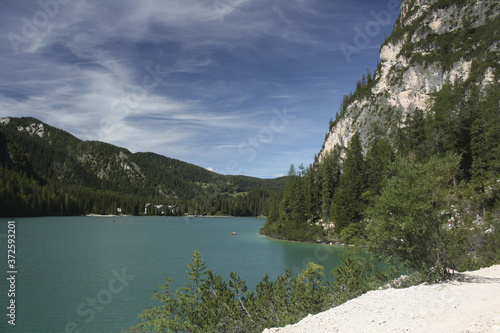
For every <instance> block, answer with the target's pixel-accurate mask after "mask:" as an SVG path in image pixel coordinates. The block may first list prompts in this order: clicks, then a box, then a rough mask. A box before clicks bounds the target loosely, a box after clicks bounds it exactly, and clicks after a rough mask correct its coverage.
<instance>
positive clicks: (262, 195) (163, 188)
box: [0, 117, 284, 216]
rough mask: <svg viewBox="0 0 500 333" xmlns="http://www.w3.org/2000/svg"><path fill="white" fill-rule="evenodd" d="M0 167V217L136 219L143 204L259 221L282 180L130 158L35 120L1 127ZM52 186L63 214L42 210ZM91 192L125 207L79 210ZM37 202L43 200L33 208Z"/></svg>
mask: <svg viewBox="0 0 500 333" xmlns="http://www.w3.org/2000/svg"><path fill="white" fill-rule="evenodd" d="M0 164H1V165H2V175H3V177H2V178H3V181H4V183H5V184H6V190H4V191H3V192H2V194H3V195H4V196H5V197H6V198H9V199H8V200H6V201H7V202H10V204H9V205H8V206H5V207H2V210H1V211H0V215H3V216H12V214H15V215H45V214H49V215H50V214H75V213H116V209H117V208H118V207H120V208H123V207H121V206H125V207H126V208H125V211H124V213H132V214H138V213H139V212H142V211H143V209H144V206H145V204H146V203H148V202H150V203H153V204H158V205H160V204H163V205H177V207H178V210H177V211H176V212H175V213H176V214H181V213H192V214H217V213H219V214H234V215H264V214H265V213H266V209H267V208H266V207H267V206H266V201H268V199H269V196H272V195H273V194H274V193H277V192H279V191H280V189H281V188H282V186H283V185H284V178H278V179H258V178H253V177H246V176H232V175H220V174H217V173H214V172H211V171H208V170H206V169H204V168H201V167H198V166H195V165H192V164H189V163H186V162H182V161H179V160H176V159H172V158H168V157H165V156H161V155H158V154H154V153H135V154H133V153H131V152H130V151H128V150H127V149H125V148H121V147H116V146H113V145H110V144H107V143H104V142H98V141H82V140H79V139H78V138H76V137H74V136H73V135H71V134H69V133H67V132H65V131H63V130H60V129H57V128H54V127H52V126H50V125H48V124H45V123H43V122H41V121H39V120H37V119H34V118H9V117H7V118H2V119H1V120H0ZM7 173H8V174H9V175H10V176H7ZM12 175H16V176H17V177H18V178H17V179H16V180H13V179H12ZM44 187H45V189H44ZM50 187H51V188H52V190H51V191H52V192H54V193H58V194H55V195H56V198H55V199H54V201H60V200H62V201H63V202H62V207H61V203H58V204H53V205H54V206H59V207H52V208H48V207H47V205H48V204H49V203H48V201H51V200H52V198H51V199H50V200H49V199H48V198H49V197H50V196H51V195H49V194H48V192H47V191H48V188H50ZM91 190H97V191H108V192H112V194H110V195H106V194H104V193H101V194H100V195H99V196H101V197H102V196H105V197H107V198H109V197H114V198H120V197H122V198H123V200H118V201H127V200H126V199H125V198H124V195H126V196H128V199H130V200H129V201H130V202H129V203H125V202H122V204H120V203H119V202H116V201H117V199H111V200H110V201H109V202H107V203H106V204H105V205H104V206H103V205H99V204H97V202H88V203H85V204H83V205H82V202H83V201H85V200H84V199H85V197H86V195H85V194H83V193H87V192H89V191H90V192H91ZM37 191H42V193H37ZM27 192H29V193H27ZM80 192H81V194H77V193H80ZM71 193H72V194H73V197H72V196H71V195H70V196H69V197H68V198H66V197H67V196H68V194H71ZM59 195H61V196H62V198H60V199H57V197H58V196H59ZM80 196H81V198H80ZM40 197H41V198H44V197H46V198H47V199H44V201H45V202H44V203H43V202H37V201H39V200H41V199H40ZM250 198H251V200H250ZM246 199H249V200H246ZM42 201H43V200H42ZM64 201H66V203H64ZM92 201H94V200H92ZM96 201H99V200H97V199H96ZM4 202H5V201H4ZM33 202H35V203H33ZM70 202H72V203H71V204H70ZM35 206H36V207H35ZM42 206H43V207H42ZM70 206H71V207H70ZM16 207H17V208H16Z"/></svg>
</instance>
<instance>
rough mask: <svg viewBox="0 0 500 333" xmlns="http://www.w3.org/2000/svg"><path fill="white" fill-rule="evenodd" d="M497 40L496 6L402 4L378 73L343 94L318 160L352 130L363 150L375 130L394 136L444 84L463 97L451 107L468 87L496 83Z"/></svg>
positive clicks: (434, 0)
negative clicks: (357, 135) (337, 112)
mask: <svg viewBox="0 0 500 333" xmlns="http://www.w3.org/2000/svg"><path fill="white" fill-rule="evenodd" d="M499 36H500V4H499V3H498V1H488V0H479V1H449V0H431V1H423V0H412V1H407V0H405V1H402V3H401V14H400V17H399V18H398V19H397V21H396V23H395V26H394V29H393V32H392V34H391V35H390V36H389V38H387V40H386V41H385V43H384V44H383V45H382V46H381V48H380V62H379V65H378V68H377V69H376V70H375V72H374V73H373V75H370V76H369V78H368V79H365V78H363V80H360V82H359V83H358V86H357V88H356V90H355V92H354V93H351V94H349V95H346V96H345V97H344V101H343V104H342V106H341V110H340V113H339V115H338V117H337V118H336V119H335V121H334V122H332V123H331V124H330V128H329V132H328V133H327V136H326V139H325V143H324V146H323V149H322V150H321V153H320V156H321V157H322V158H323V157H324V156H326V154H328V153H329V152H331V151H332V150H333V149H335V147H348V146H349V143H350V141H351V138H352V136H353V135H354V134H355V133H360V136H361V141H362V144H363V146H364V147H365V148H366V146H367V145H368V144H369V142H370V141H371V140H372V139H373V138H374V136H375V135H376V131H377V130H378V129H381V130H383V131H384V132H385V133H386V134H390V133H395V132H396V131H397V129H398V128H401V127H404V121H405V119H406V117H407V116H411V115H412V114H414V113H415V111H416V110H420V111H425V110H428V109H429V107H430V106H431V105H432V103H433V99H434V97H435V94H436V93H438V92H439V91H441V90H442V89H443V87H445V86H446V84H451V86H452V87H453V88H454V89H456V90H457V91H459V92H460V93H461V96H460V98H459V100H458V101H456V102H457V103H463V102H466V101H467V99H468V97H467V92H469V91H471V89H472V88H473V87H478V88H479V89H480V90H481V91H483V92H484V91H485V90H486V89H487V87H488V86H491V85H492V84H494V85H498V83H499V71H500V45H499V42H500V37H499ZM451 107H453V106H451Z"/></svg>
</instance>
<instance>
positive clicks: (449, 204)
mask: <svg viewBox="0 0 500 333" xmlns="http://www.w3.org/2000/svg"><path fill="white" fill-rule="evenodd" d="M499 43H500V4H499V3H498V2H497V1H487V0H461V1H450V0H428V1H424V0H403V1H402V2H401V14H400V17H399V18H398V19H397V21H396V23H395V26H394V29H393V32H392V34H391V36H389V37H388V38H387V40H386V41H385V42H384V44H383V45H382V46H381V49H380V59H381V62H380V63H379V65H378V68H377V69H376V70H375V72H374V73H373V75H372V74H371V73H367V75H366V76H363V78H362V79H361V80H360V81H359V82H358V85H357V87H356V90H355V92H354V93H351V94H349V95H346V96H345V97H344V100H343V103H342V105H341V107H340V110H339V112H338V113H337V117H336V119H335V120H334V121H333V120H332V121H331V122H330V127H329V132H328V133H327V135H326V137H325V143H324V145H323V148H322V149H321V151H320V154H319V155H318V156H317V157H316V158H315V160H314V161H313V163H311V164H310V166H309V168H307V170H306V171H305V172H301V173H300V174H297V173H295V172H294V170H291V172H290V175H291V176H292V177H290V178H289V180H288V183H287V187H286V190H285V192H284V195H283V197H282V198H281V199H280V200H276V201H275V203H274V205H273V208H272V210H271V212H270V215H269V218H268V220H267V222H266V224H265V226H264V227H263V229H262V230H261V232H262V233H264V234H267V235H271V236H274V237H277V238H285V239H295V240H310V241H323V242H325V241H328V242H330V241H332V242H350V243H357V242H361V243H368V244H369V245H370V246H371V248H372V250H374V251H376V253H377V254H380V255H383V254H387V255H388V256H389V257H390V256H396V257H398V258H400V259H401V260H402V261H403V262H406V263H407V264H408V266H410V267H413V268H417V269H421V268H422V267H426V269H427V270H430V269H432V270H433V271H434V272H436V271H438V272H441V273H442V272H444V271H445V270H446V269H447V268H450V267H452V268H455V269H456V268H459V267H462V268H474V267H476V266H474V265H476V264H477V265H483V264H487V263H490V264H491V263H492V262H498V261H499V260H500V252H499V251H498V248H499V245H500V104H499V103H500V48H499V47H500V46H499ZM423 258H425V259H423ZM471 263H472V264H471ZM469 265H471V266H469ZM443 270H444V271H443Z"/></svg>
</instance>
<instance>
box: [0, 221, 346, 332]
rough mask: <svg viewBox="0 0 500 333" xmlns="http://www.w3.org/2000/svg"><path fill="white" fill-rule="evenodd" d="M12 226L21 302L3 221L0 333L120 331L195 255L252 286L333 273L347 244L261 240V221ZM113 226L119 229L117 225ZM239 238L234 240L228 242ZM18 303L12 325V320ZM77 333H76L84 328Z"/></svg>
mask: <svg viewBox="0 0 500 333" xmlns="http://www.w3.org/2000/svg"><path fill="white" fill-rule="evenodd" d="M9 220H13V221H15V222H16V223H15V231H16V238H15V245H16V254H15V260H16V267H15V269H16V271H17V273H16V274H15V277H16V281H15V297H9V296H8V291H9V288H10V283H9V281H8V280H7V278H8V277H9V276H10V275H9V274H8V273H7V272H8V271H9V268H8V266H7V238H6V237H7V228H8V224H7V221H8V219H0V249H1V250H0V253H1V255H0V258H1V259H0V260H1V263H0V267H1V269H2V275H3V278H2V279H1V280H0V295H1V297H0V300H1V308H2V309H3V311H2V312H3V313H2V317H1V318H2V319H1V322H0V332H23V333H24V332H29V333H31V332H33V333H45V332H47V333H51V332H52V333H60V332H82V333H86V332H89V333H90V332H92V333H100V332H102V333H114V332H121V331H122V330H125V329H128V328H129V327H130V326H132V325H135V324H137V323H138V320H137V315H138V314H139V313H140V312H141V310H142V309H145V308H147V307H149V306H154V305H159V304H160V303H157V302H156V301H152V300H151V295H152V294H153V292H154V291H155V290H156V287H157V285H159V284H163V283H164V282H166V279H167V278H168V277H171V278H173V279H174V281H173V284H172V290H175V289H177V288H178V287H180V286H181V285H182V284H183V283H184V276H185V275H186V274H185V271H186V270H187V266H186V264H187V263H188V262H189V260H190V259H191V255H192V254H193V252H194V251H195V249H199V250H200V253H201V254H202V256H203V258H204V259H205V261H206V263H207V265H208V268H209V269H211V270H213V271H214V273H216V274H221V275H222V276H223V277H224V278H225V279H226V280H227V279H228V278H229V272H231V271H234V272H237V273H238V274H239V275H240V276H241V277H242V278H243V279H244V280H246V281H247V285H248V287H249V288H250V289H253V288H254V287H255V285H256V283H257V282H258V281H259V280H260V279H261V278H262V277H263V276H264V275H265V274H268V275H269V276H270V277H271V278H272V279H275V278H276V277H277V276H278V275H282V274H283V273H284V271H285V269H287V268H288V269H291V270H292V272H293V273H294V274H298V273H299V272H300V271H301V270H302V269H304V268H305V266H306V264H307V262H308V261H312V262H315V263H317V264H320V265H322V266H325V273H327V275H329V272H330V271H331V270H332V269H333V268H334V267H336V266H337V264H338V259H337V254H338V253H340V252H342V251H343V248H341V247H334V246H329V245H315V244H304V243H297V242H287V241H280V240H275V239H271V238H268V237H265V236H262V235H259V229H260V227H261V226H262V225H263V223H264V222H265V220H263V219H257V218H226V217H224V218H200V217H196V218H191V219H188V218H183V217H172V218H171V219H170V220H169V219H167V218H165V217H43V218H22V219H21V218H20V219H9ZM113 220H115V222H113ZM232 232H236V233H237V235H231V233H232ZM11 299H15V305H16V309H15V310H16V313H15V315H16V321H15V323H16V325H15V326H12V325H9V324H8V323H7V321H8V320H10V319H9V317H8V316H7V313H8V312H9V310H8V309H7V306H9V302H10V300H11ZM79 330H80V331H79Z"/></svg>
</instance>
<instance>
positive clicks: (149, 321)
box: [129, 251, 334, 332]
mask: <svg viewBox="0 0 500 333" xmlns="http://www.w3.org/2000/svg"><path fill="white" fill-rule="evenodd" d="M188 267H189V268H190V270H188V271H187V273H188V276H187V280H188V281H190V283H188V284H187V285H186V287H183V288H181V289H180V290H177V291H175V292H174V293H172V292H171V291H170V282H171V280H168V281H167V283H165V284H164V285H162V286H159V291H156V292H155V293H154V294H153V299H157V300H159V301H160V302H161V303H162V305H161V306H158V307H154V308H149V309H146V310H144V311H143V312H142V313H141V314H140V315H139V318H140V319H141V322H140V323H139V324H138V325H137V326H135V327H132V328H130V330H129V332H261V331H262V330H263V329H265V328H266V327H273V326H278V325H279V326H284V325H287V324H291V323H294V322H296V321H298V320H299V319H301V318H302V317H304V316H306V315H307V314H309V313H317V312H320V311H323V310H326V309H327V308H329V307H331V305H332V304H333V297H334V296H333V294H332V293H333V292H334V290H333V288H332V285H331V284H330V283H329V282H328V281H327V280H326V277H325V275H324V273H323V267H322V266H319V265H316V264H313V263H309V264H308V265H307V268H306V269H305V270H304V271H303V272H302V273H301V274H299V275H297V276H292V275H291V273H290V271H286V272H285V274H284V275H283V276H279V277H278V278H277V279H276V280H275V281H271V280H270V279H269V276H267V275H266V276H264V278H263V279H262V280H261V281H260V282H259V283H258V284H257V286H256V287H255V290H254V291H249V290H248V287H247V286H246V283H245V280H243V279H242V278H241V277H240V276H238V275H237V274H236V273H234V272H231V273H230V275H229V280H228V281H226V280H224V279H223V278H222V277H221V276H220V275H217V274H214V273H213V272H212V271H211V270H205V267H206V266H205V262H204V260H203V259H202V258H201V255H200V254H199V252H198V251H195V253H194V254H193V257H192V259H191V264H189V265H188ZM196 285H199V287H196Z"/></svg>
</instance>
